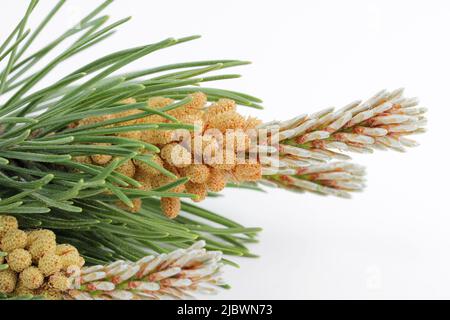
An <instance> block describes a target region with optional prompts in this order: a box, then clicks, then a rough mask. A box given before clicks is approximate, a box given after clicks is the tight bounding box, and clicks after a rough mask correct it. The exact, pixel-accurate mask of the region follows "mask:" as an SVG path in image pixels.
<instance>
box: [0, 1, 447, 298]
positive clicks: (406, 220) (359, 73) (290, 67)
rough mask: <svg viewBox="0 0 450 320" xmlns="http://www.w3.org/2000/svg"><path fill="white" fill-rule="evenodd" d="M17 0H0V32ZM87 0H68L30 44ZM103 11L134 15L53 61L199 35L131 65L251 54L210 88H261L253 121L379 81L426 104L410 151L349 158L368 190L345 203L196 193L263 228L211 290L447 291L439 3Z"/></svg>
mask: <svg viewBox="0 0 450 320" xmlns="http://www.w3.org/2000/svg"><path fill="white" fill-rule="evenodd" d="M41 2H42V4H41V5H40V7H39V10H37V12H39V13H41V14H43V13H44V12H46V11H47V10H48V8H50V7H51V5H53V4H54V3H55V2H56V1H50V0H42V1H41ZM26 3H27V2H26V1H24V0H21V1H2V3H1V7H0V36H3V37H4V36H5V34H6V31H7V30H10V28H11V27H12V25H13V23H14V22H15V21H16V20H17V18H18V17H19V15H20V14H21V13H22V12H23V10H24V8H25V5H26ZM96 3H99V1H92V0H89V1H88V0H69V1H68V5H67V7H66V8H65V9H64V10H62V13H63V15H62V16H63V17H61V16H60V18H58V19H56V20H55V23H53V24H52V25H51V28H50V29H51V30H52V32H47V35H46V36H43V37H41V38H39V39H38V43H40V44H43V43H44V42H46V41H48V40H50V39H51V37H54V36H55V35H57V34H59V33H61V32H62V29H63V28H66V27H68V26H70V25H71V24H73V23H74V22H75V21H76V19H77V18H80V17H81V16H82V14H83V13H85V12H87V11H89V10H90V9H91V8H92V7H93V5H94V4H96ZM107 12H108V13H109V14H111V16H112V18H114V19H117V18H121V17H123V16H128V15H132V16H133V17H134V19H133V20H132V21H131V22H129V23H128V24H127V25H126V26H124V27H123V28H122V29H121V31H120V32H119V33H118V34H117V35H116V36H115V38H113V39H114V40H109V41H107V42H106V43H105V44H102V45H100V46H97V47H95V48H94V49H93V50H91V51H90V53H89V54H82V55H81V56H80V57H77V58H76V59H73V60H70V62H69V63H67V64H66V65H65V68H66V70H71V69H73V68H74V67H75V66H78V65H79V63H81V62H86V61H87V59H93V57H98V56H100V55H101V54H106V53H109V52H111V51H113V50H118V49H121V48H126V47H130V46H134V45H138V44H142V43H146V42H156V41H159V40H162V39H164V38H167V37H172V36H173V37H180V36H186V35H192V34H201V35H203V38H202V39H201V40H197V41H195V42H193V43H190V44H185V45H181V46H179V47H176V48H171V49H168V50H165V51H162V52H159V53H157V54H155V55H154V56H151V57H149V58H146V59H144V60H142V61H141V62H140V63H137V64H135V65H134V66H133V68H134V69H137V68H146V67H150V66H155V65H158V64H166V63H173V62H181V61H190V60H202V59H216V58H239V59H244V60H251V61H253V64H252V65H251V66H247V67H242V68H238V69H236V70H235V71H232V72H241V73H243V74H244V76H245V77H243V78H242V79H238V80H231V81H230V82H224V83H217V84H215V85H216V86H221V87H225V88H230V89H234V90H239V91H243V92H248V93H251V94H254V95H256V96H260V97H262V98H263V99H264V101H265V103H264V106H265V107H266V110H265V111H257V110H248V109H245V108H242V109H241V111H242V112H244V113H246V114H254V115H257V116H259V117H261V118H263V119H264V120H270V119H274V118H276V119H280V120H281V119H284V118H290V117H293V116H295V115H297V114H301V113H305V112H314V111H318V110H319V109H321V108H323V107H328V106H336V107H340V106H342V105H344V104H346V103H348V102H351V101H353V100H355V99H360V98H361V99H364V98H368V97H369V96H370V95H372V94H374V93H375V92H376V91H379V90H380V89H383V88H389V89H395V88H397V87H405V88H406V89H407V91H406V93H407V95H410V96H419V97H420V98H421V101H422V103H421V105H422V106H424V107H428V108H429V114H428V117H429V124H428V128H429V131H428V132H427V133H426V134H424V135H421V136H419V137H417V139H418V140H419V141H420V142H421V144H422V145H421V146H420V147H419V148H415V149H412V150H409V151H408V152H407V153H405V154H401V153H395V152H377V153H376V154H373V155H364V156H356V157H354V160H355V161H356V162H358V163H361V164H364V165H366V166H367V167H368V187H367V189H366V190H365V192H364V193H361V194H356V195H354V197H353V199H351V200H344V199H338V198H332V197H326V198H325V197H319V196H316V195H311V194H305V195H298V194H292V193H288V192H284V191H280V190H269V192H268V193H266V194H262V193H252V192H249V191H236V190H228V191H226V192H225V194H226V197H223V198H221V199H213V200H207V201H206V202H205V203H204V204H203V205H204V206H205V207H207V208H210V209H213V210H215V211H217V212H220V213H222V214H226V215H227V216H229V217H231V218H233V219H236V220H239V221H241V222H242V223H244V224H246V225H248V226H261V227H263V228H264V232H263V233H262V235H261V243H260V244H257V245H255V246H253V250H254V251H255V252H257V253H258V254H260V255H261V258H259V259H242V260H239V263H240V264H241V268H240V269H233V268H228V269H227V273H226V277H227V280H228V282H229V283H230V284H231V285H232V286H233V289H232V290H230V291H225V292H222V293H221V294H219V295H218V296H217V298H221V299H228V298H229V299H316V298H319V299H341V298H343V299H353V298H368V299H382V298H387V299H395V298H406V299H412V298H427V299H428V298H450V289H449V288H450V250H449V245H450V232H449V224H450V211H449V210H448V194H449V193H448V190H447V188H448V187H447V186H448V182H449V178H450V177H449V170H448V168H446V167H445V165H446V163H448V157H447V156H448V146H447V144H448V139H446V138H447V135H448V130H449V129H450V128H449V120H450V117H449V116H450V106H449V104H448V88H449V84H450V83H449V75H450V36H449V35H450V2H449V1H445V0H443V1H411V0H409V1H357V0H355V1H332V0H330V1H317V0H315V1H286V0H278V1H261V0H259V1H233V0H227V1H206V0H205V1H194V0H193V1H181V0H180V1H144V0H117V1H116V2H115V3H114V4H113V5H112V6H111V7H110V8H109V9H108V10H107ZM36 16H39V14H37V15H35V17H36ZM33 22H35V20H34V19H33V20H32V23H33ZM59 70H60V71H64V70H62V69H59Z"/></svg>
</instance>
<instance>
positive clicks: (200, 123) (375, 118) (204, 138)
mask: <svg viewBox="0 0 450 320" xmlns="http://www.w3.org/2000/svg"><path fill="white" fill-rule="evenodd" d="M207 100H208V99H207V96H206V95H205V94H203V93H201V92H198V93H195V94H192V95H190V99H189V100H187V101H186V102H185V103H179V102H176V101H174V100H172V99H168V98H164V97H154V98H151V99H150V100H148V101H147V106H146V108H150V109H152V110H154V111H155V112H160V114H152V115H145V116H139V114H143V112H145V110H146V109H145V108H144V109H143V108H136V109H132V110H128V111H125V112H121V113H116V114H112V115H108V116H102V117H94V118H87V119H84V120H81V121H79V122H77V123H74V124H72V126H74V127H83V126H86V125H90V124H92V123H99V122H103V121H108V120H111V119H121V118H124V119H125V118H127V117H128V118H129V117H130V116H131V117H133V116H136V117H135V118H136V119H134V120H129V121H124V122H120V123H119V124H115V125H114V126H116V127H120V126H130V125H131V126H132V125H135V124H143V123H145V124H157V125H158V130H135V131H131V132H119V133H117V134H116V135H117V136H118V137H124V138H131V139H136V140H140V141H143V142H145V143H148V144H152V145H154V146H156V147H158V148H159V150H160V152H159V153H154V152H148V151H144V152H143V153H142V155H141V158H137V159H132V160H127V161H125V162H124V163H123V164H121V166H119V167H118V168H117V169H116V171H118V172H120V173H121V174H123V175H126V176H128V177H130V178H133V179H135V180H136V181H137V182H139V183H140V185H141V186H142V189H143V190H154V189H158V188H164V187H165V186H170V185H171V184H173V183H175V184H176V181H179V179H183V178H187V179H186V181H187V182H186V183H183V184H178V185H176V186H174V187H173V188H172V189H170V190H169V191H171V192H176V193H187V194H189V195H193V200H194V201H202V200H204V199H205V198H206V197H207V195H208V192H220V191H221V190H223V189H224V188H225V187H226V185H227V183H228V182H233V183H241V182H256V183H262V184H267V185H271V186H278V187H283V188H286V189H292V190H300V191H304V190H307V191H313V192H318V193H322V194H333V195H337V196H342V197H348V196H349V192H351V191H357V190H360V189H362V188H363V186H364V178H363V176H364V169H363V168H362V167H360V166H358V165H355V164H352V163H349V162H346V161H342V160H348V159H349V157H348V156H347V155H346V154H343V153H342V152H357V153H370V152H373V150H374V149H395V150H398V151H404V149H405V147H412V146H415V145H416V142H415V141H413V140H411V139H409V138H408V136H409V135H412V134H416V133H420V132H423V131H424V128H423V127H424V125H425V124H426V119H425V116H424V113H425V112H426V109H424V108H419V107H417V105H418V100H417V99H408V98H404V97H403V90H402V89H399V90H395V91H393V92H388V91H386V90H383V91H381V92H379V93H377V94H376V95H375V96H373V97H372V98H370V99H368V100H367V101H364V102H361V101H356V102H353V103H351V104H349V105H347V106H345V107H343V108H342V109H339V110H334V109H333V108H329V109H326V110H323V111H321V112H318V113H315V114H313V115H301V116H298V117H295V118H294V119H291V120H288V121H284V122H279V121H273V122H269V123H262V122H261V121H260V120H258V119H256V118H253V117H247V118H246V117H244V116H242V115H240V114H239V113H238V112H237V111H236V103H235V102H234V101H232V100H229V99H221V100H219V101H216V102H213V103H208V102H207ZM123 103H124V104H135V103H136V101H135V100H134V99H133V98H130V99H128V100H126V101H124V102H123ZM170 123H183V124H187V125H191V126H192V128H191V130H180V129H177V130H173V129H164V124H170ZM142 156H145V157H146V160H144V159H143V158H142ZM334 159H337V160H341V161H340V162H330V161H331V160H334ZM77 160H78V161H79V162H82V163H85V164H95V165H104V166H106V165H108V163H110V162H111V161H112V160H113V157H112V156H110V155H92V156H83V157H78V158H77ZM119 205H122V206H124V205H123V204H119ZM133 205H134V207H133V208H127V209H128V210H131V211H138V210H139V208H140V205H141V204H140V199H139V198H135V199H133ZM125 207H126V206H125ZM161 207H162V210H163V212H164V213H165V215H166V216H167V217H169V218H175V217H177V215H178V214H179V212H180V209H181V203H180V199H179V198H171V197H168V198H162V200H161Z"/></svg>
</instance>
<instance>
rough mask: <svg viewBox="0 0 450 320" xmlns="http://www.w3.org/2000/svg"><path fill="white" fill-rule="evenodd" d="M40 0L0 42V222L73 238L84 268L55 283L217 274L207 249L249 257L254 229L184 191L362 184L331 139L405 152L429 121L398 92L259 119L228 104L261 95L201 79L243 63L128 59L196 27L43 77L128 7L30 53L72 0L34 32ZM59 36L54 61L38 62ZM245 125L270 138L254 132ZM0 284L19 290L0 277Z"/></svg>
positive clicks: (106, 289) (155, 283) (186, 285)
mask: <svg viewBox="0 0 450 320" xmlns="http://www.w3.org/2000/svg"><path fill="white" fill-rule="evenodd" d="M38 2H39V1H38V0H31V1H30V3H29V6H28V9H27V11H26V13H25V15H24V16H23V17H22V19H21V20H20V21H19V23H18V24H17V26H16V28H15V29H14V30H13V31H12V32H11V34H10V35H9V36H7V38H6V40H5V41H4V42H3V43H2V44H1V46H0V66H2V67H3V68H2V69H0V70H1V71H0V186H1V190H0V218H1V220H0V240H2V238H4V237H5V236H6V234H7V232H9V231H11V230H9V229H8V228H11V226H10V225H9V224H8V223H6V222H7V221H13V220H12V219H17V221H18V222H17V223H18V224H20V226H21V228H23V230H25V231H28V230H35V229H37V228H38V229H42V228H45V229H47V230H51V232H54V233H55V234H56V239H55V241H58V243H67V244H68V245H70V246H72V247H73V248H76V250H77V252H79V253H80V254H81V256H82V257H83V258H82V259H83V263H84V262H86V265H87V267H84V269H80V270H79V273H77V270H78V269H79V268H80V267H81V266H82V264H80V265H78V269H77V268H76V267H77V266H76V265H75V266H70V267H73V268H70V270H69V269H67V268H66V269H65V270H62V269H61V270H58V272H60V273H61V272H64V277H67V278H68V283H70V285H68V286H67V288H65V289H66V290H63V291H64V292H63V293H61V292H60V293H61V294H60V295H58V297H62V298H71V299H138V298H139V299H144V298H148V299H157V298H163V297H166V296H170V297H174V298H184V297H186V294H189V292H190V291H192V290H194V289H195V290H196V289H198V288H199V287H198V286H197V282H198V280H199V279H202V280H205V282H210V283H213V284H215V285H219V286H222V285H223V283H222V282H221V280H217V279H216V277H215V276H212V275H216V273H217V274H218V270H219V269H220V266H218V265H217V263H218V262H219V261H222V262H223V263H225V264H232V265H233V264H234V262H232V261H230V260H228V259H222V260H221V254H219V253H218V252H221V253H223V254H225V255H230V256H245V257H254V255H253V254H252V253H251V252H250V251H249V249H248V248H247V245H248V244H249V243H254V242H257V234H258V232H260V229H259V228H253V227H252V228H248V227H244V226H242V225H241V224H239V223H237V222H234V221H232V220H230V219H228V218H226V217H224V216H221V215H219V214H216V213H214V212H211V211H209V210H206V209H203V208H201V207H199V206H197V205H195V204H194V203H193V202H199V201H202V200H203V199H205V198H206V197H208V196H215V195H216V194H217V193H218V192H220V191H221V190H223V189H224V188H226V187H239V188H247V189H253V190H263V189H262V188H261V186H263V185H269V186H275V187H282V188H284V189H287V190H294V191H312V192H317V193H321V194H331V195H336V196H342V197H348V196H349V192H352V191H358V190H360V189H362V188H363V186H364V178H363V175H364V169H363V168H362V167H360V166H358V165H355V164H353V163H350V162H347V160H348V159H349V157H348V156H347V155H346V154H343V153H341V152H359V153H368V152H372V151H373V149H387V148H391V149H395V150H399V151H404V147H411V146H415V145H416V144H415V142H414V141H412V140H410V139H408V138H407V136H408V135H411V134H415V133H420V132H423V131H424V129H423V126H424V125H425V122H426V119H425V117H424V113H425V112H426V110H425V109H424V108H419V107H417V104H418V101H417V100H416V99H407V98H404V97H403V91H402V90H396V91H394V92H388V91H382V92H380V93H378V94H376V95H375V96H374V97H372V98H371V99H369V100H367V101H365V102H360V101H357V102H354V103H351V104H350V105H348V106H346V107H344V108H342V109H340V110H337V111H335V110H333V109H326V110H324V111H321V112H318V113H316V114H313V115H302V116H298V117H296V118H294V119H291V120H288V121H273V122H270V123H262V122H261V121H259V120H258V119H256V118H253V117H248V118H246V117H243V116H242V115H240V114H239V113H238V111H237V106H247V107H253V108H256V109H261V106H260V105H259V103H261V100H259V99H258V98H255V97H253V96H250V95H248V94H244V93H240V92H235V91H229V90H223V89H215V88H208V87H203V86H201V84H202V83H205V82H212V81H216V80H224V79H233V78H236V77H239V75H236V74H219V75H216V74H214V75H208V74H209V73H211V72H214V71H219V70H223V69H226V68H230V67H234V66H240V65H245V64H247V62H245V61H239V60H211V61H195V62H185V63H176V64H168V65H164V66H158V67H153V68H149V69H144V70H140V71H135V72H127V73H123V71H122V70H123V69H124V68H125V67H126V66H127V65H129V64H130V63H132V62H135V61H137V60H138V59H140V58H143V57H144V56H147V55H149V54H151V53H153V52H155V51H158V50H162V49H166V48H169V47H172V46H174V45H178V44H182V43H185V42H189V41H191V40H194V39H197V38H198V37H197V36H193V37H186V38H181V39H173V38H169V39H166V40H163V41H161V42H158V43H153V44H148V45H142V46H139V47H135V48H130V49H125V50H121V51H117V52H113V53H110V54H108V55H106V56H104V57H101V58H98V59H96V60H94V61H92V62H90V63H88V64H86V65H84V66H82V67H80V68H78V69H77V70H74V71H73V72H71V73H70V74H67V75H65V76H63V77H61V79H60V80H59V81H56V82H54V83H51V84H45V83H46V81H45V78H46V76H48V75H49V74H53V73H54V72H56V71H54V69H55V68H57V67H58V66H59V65H60V64H62V63H64V62H65V61H66V60H68V59H70V58H71V57H73V56H74V55H76V54H78V53H80V52H83V51H85V50H86V49H89V48H90V47H91V46H93V45H94V44H98V43H99V42H101V41H103V40H105V39H107V38H109V37H110V36H111V35H112V34H113V33H114V32H115V29H116V28H117V27H119V26H120V25H122V24H123V23H125V22H126V21H128V19H123V20H120V21H117V22H114V23H112V24H107V20H108V17H107V16H100V14H101V12H102V11H103V9H104V8H105V7H107V6H108V5H109V4H110V3H111V2H112V1H111V0H107V1H105V2H104V3H102V4H101V5H100V6H99V7H97V8H95V10H93V11H92V12H91V13H89V14H88V15H87V16H86V17H84V18H83V19H82V20H81V21H79V23H77V24H76V25H75V26H74V27H73V28H71V29H69V30H67V31H66V32H63V33H62V34H61V35H60V36H58V37H57V38H55V40H54V41H52V42H51V43H50V44H48V45H47V46H44V47H43V48H41V49H39V50H37V51H35V52H33V53H31V54H29V53H28V51H30V50H29V48H30V47H31V45H32V44H33V42H34V40H35V39H36V38H37V37H38V36H39V34H40V33H41V32H42V31H43V30H45V28H46V26H47V24H48V23H49V22H50V21H51V20H52V18H53V17H54V16H55V15H56V13H57V12H58V11H59V10H60V9H61V7H62V6H63V5H64V3H65V2H66V1H65V0H61V1H59V2H58V3H57V4H56V6H55V7H54V9H53V10H52V11H51V12H50V13H49V14H48V15H47V16H46V17H45V18H44V19H43V20H42V22H41V23H40V24H39V25H38V26H37V27H36V29H35V30H34V31H31V30H28V29H27V23H28V19H29V17H30V15H31V14H32V12H33V11H34V9H35V8H36V6H37V5H38ZM69 41H72V42H71V44H70V45H69V46H68V47H67V48H63V49H61V51H60V52H59V53H58V54H57V55H56V57H55V58H52V59H50V62H48V63H46V64H45V65H43V64H42V63H40V62H41V61H42V60H43V59H44V58H46V57H48V56H50V54H51V53H53V52H55V51H56V49H57V48H59V47H60V45H61V44H62V43H67V42H69ZM32 70H33V71H32ZM35 70H36V71H35ZM42 83H44V85H42ZM38 85H39V89H37V87H38ZM211 130H212V131H214V132H219V133H220V134H221V135H222V137H223V138H222V139H220V138H217V135H215V134H214V133H211ZM230 131H231V134H229V132H230ZM186 132H187V133H186ZM255 134H256V136H258V137H261V136H263V137H264V138H265V139H262V140H261V139H259V140H257V141H256V142H255V140H254V139H253V137H254V135H255ZM198 146H200V147H198ZM199 150H200V151H199ZM199 153H200V160H199V159H197V157H198V156H199ZM335 159H337V160H340V161H339V162H336V161H333V160H335ZM5 221H6V222H5ZM13 224H14V223H13ZM12 229H14V230H15V229H17V227H15V228H14V226H13V228H12ZM16 233H17V232H16ZM22 236H23V234H22ZM14 249H15V250H16V249H17V250H26V249H27V248H26V245H25V246H24V247H23V248H22V247H18V248H14ZM0 251H1V252H0V255H1V257H0V259H1V261H0V262H1V263H4V262H5V261H8V255H9V254H10V253H9V252H10V251H12V250H10V248H8V247H7V248H3V247H0ZM21 253H22V254H23V255H24V256H25V255H26V254H25V253H23V252H22V251H21ZM149 253H152V254H153V255H152V256H150V257H149V256H148V255H149ZM51 254H57V252H56V251H55V252H51ZM3 256H6V260H5V259H4V258H2V257H3ZM196 261H198V263H197V262H196ZM93 265H94V267H89V266H93ZM95 265H96V266H95ZM203 265H204V266H205V267H204V268H202V266H203ZM149 266H150V267H149ZM29 267H31V265H30V266H29ZM183 267H185V268H187V269H186V270H184V269H183ZM0 269H4V270H2V271H0V272H1V273H4V274H0V278H1V277H2V276H4V275H5V274H6V273H8V275H7V276H6V277H7V279H9V281H11V279H12V273H11V272H15V271H14V270H12V271H11V269H10V268H9V265H8V264H7V263H6V264H5V263H4V264H0ZM216 271H217V272H216ZM164 272H166V273H164ZM143 277H146V278H145V279H147V280H145V281H143V280H142V279H143ZM114 279H116V280H117V281H118V282H116V283H115V282H114V281H113V280H114ZM119 280H120V281H119ZM83 283H84V284H83ZM76 284H78V285H76ZM10 287H11V286H10ZM9 289H10V288H9ZM191 289H192V290H191ZM195 290H194V291H195ZM205 291H209V290H208V289H205ZM92 292H96V293H98V294H92ZM2 293H3V294H6V295H5V296H4V298H11V294H12V297H13V298H14V297H20V296H21V295H20V294H16V295H14V291H11V290H3V291H2V289H1V288H0V294H2ZM26 296H27V297H28V296H30V295H26ZM32 296H34V295H33V294H32V295H31V297H32ZM0 298H1V297H0Z"/></svg>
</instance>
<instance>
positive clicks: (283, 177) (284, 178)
mask: <svg viewBox="0 0 450 320" xmlns="http://www.w3.org/2000/svg"><path fill="white" fill-rule="evenodd" d="M280 179H281V181H284V182H287V183H291V182H292V178H291V177H289V176H285V175H282V176H280Z"/></svg>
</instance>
